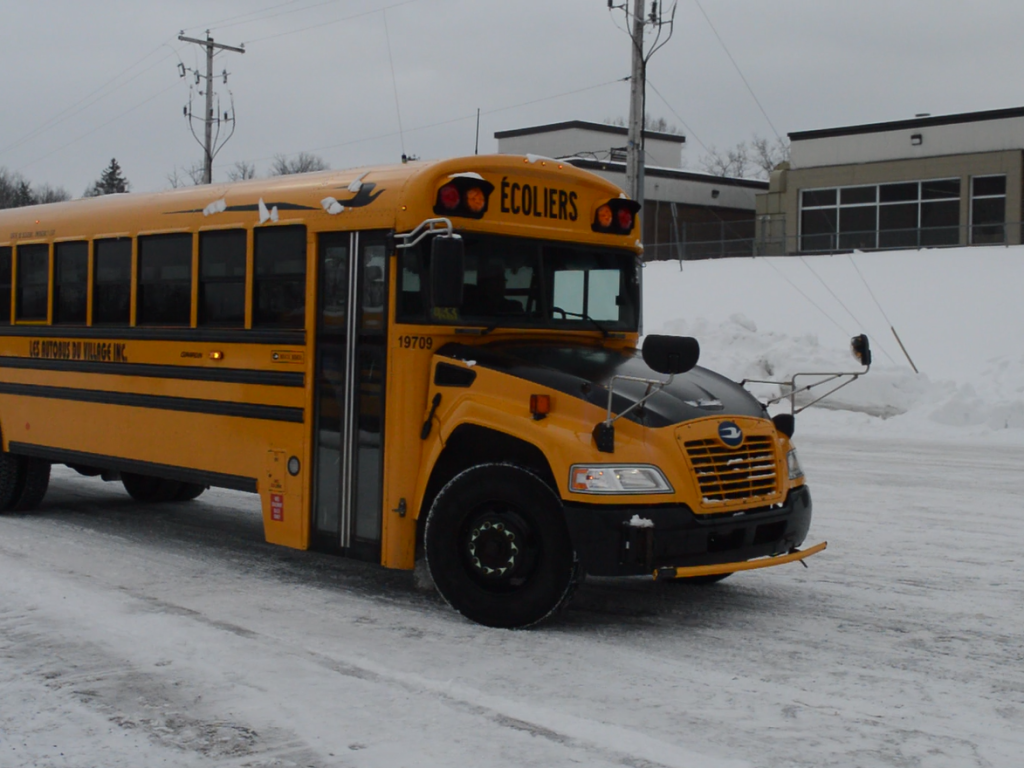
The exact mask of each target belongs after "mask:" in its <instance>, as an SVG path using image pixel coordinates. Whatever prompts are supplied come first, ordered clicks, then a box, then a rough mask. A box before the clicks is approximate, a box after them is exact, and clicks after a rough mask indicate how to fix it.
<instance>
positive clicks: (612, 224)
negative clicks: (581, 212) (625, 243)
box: [590, 197, 640, 235]
mask: <svg viewBox="0 0 1024 768" xmlns="http://www.w3.org/2000/svg"><path fill="white" fill-rule="evenodd" d="M639 211H640V203H638V202H636V201H635V200H630V199H629V198H627V197H616V198H613V199H612V200H609V201H608V202H606V203H602V204H601V205H599V206H598V207H597V209H596V210H595V211H594V223H593V224H592V225H591V227H590V228H591V229H592V230H593V231H594V232H600V233H602V234H606V235H628V234H630V233H631V232H632V231H633V227H634V225H635V224H636V215H637V213H638V212H639Z"/></svg>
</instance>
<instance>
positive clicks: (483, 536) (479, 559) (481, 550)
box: [424, 464, 579, 628]
mask: <svg viewBox="0 0 1024 768" xmlns="http://www.w3.org/2000/svg"><path fill="white" fill-rule="evenodd" d="M561 506H562V505H561V501H560V500H559V499H558V497H557V496H556V495H555V493H554V492H553V491H552V490H551V489H550V488H549V487H548V486H547V485H546V484H545V483H544V482H543V481H542V480H540V478H538V477H537V476H536V475H534V474H533V473H532V472H530V471H528V470H526V469H523V468H522V467H517V466H514V465H511V464H481V465H478V466H475V467H471V468H470V469H467V470H465V471H463V472H462V473H460V474H459V475H457V476H456V477H455V478H453V479H452V480H451V481H450V482H449V483H448V484H447V485H446V486H445V487H444V488H443V489H441V492H440V493H439V494H438V495H437V498H436V499H435V500H434V503H433V505H432V506H431V508H430V512H429V514H428V516H427V524H426V528H425V531H424V544H425V551H426V560H427V568H428V569H429V571H430V575H431V577H432V578H433V580H434V584H435V585H436V586H437V589H438V591H439V592H440V593H441V596H442V597H443V598H444V599H445V600H446V601H447V602H448V604H449V605H451V606H452V608H454V609H455V610H457V611H458V612H459V613H461V614H462V615H463V616H465V617H466V618H468V619H471V620H472V621H475V622H477V623H479V624H484V625H486V626H489V627H506V628H519V627H528V626H530V625H532V624H536V623H537V622H539V621H541V620H543V619H545V618H547V617H548V616H550V615H551V614H552V613H554V612H555V611H556V610H558V609H559V608H561V607H563V606H565V605H566V604H567V603H568V601H569V599H570V598H571V596H572V593H573V591H574V588H575V586H576V581H577V577H578V570H579V569H578V565H577V562H576V557H575V553H574V552H573V548H572V543H571V541H570V539H569V532H568V530H567V529H566V526H565V520H564V518H563V516H562V508H561Z"/></svg>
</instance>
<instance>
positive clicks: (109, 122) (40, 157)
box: [18, 82, 178, 172]
mask: <svg viewBox="0 0 1024 768" xmlns="http://www.w3.org/2000/svg"><path fill="white" fill-rule="evenodd" d="M177 87H178V84H177V83H176V82H175V83H171V85H169V86H168V87H167V88H164V89H163V90H162V91H159V92H158V93H155V94H153V95H152V96H150V97H149V98H148V99H146V100H144V101H140V102H139V103H138V104H136V105H135V106H134V107H131V108H130V109H126V110H125V111H124V112H122V113H121V114H119V115H118V116H117V117H114V118H111V119H110V120H108V121H107V122H105V123H103V125H98V126H96V127H95V128H93V129H92V130H91V131H86V132H85V133H83V134H82V135H81V136H79V137H78V138H76V139H72V140H71V141H69V142H68V143H67V144H65V145H64V146H62V147H57V149H54V150H52V151H50V152H47V153H46V154H45V155H41V156H39V157H37V158H36V159H35V160H30V161H29V162H27V163H25V164H24V165H23V166H21V168H19V169H18V170H19V172H20V171H23V170H25V169H26V168H28V167H29V166H32V165H35V164H36V163H38V162H39V161H41V160H45V159H46V158H48V157H50V156H51V155H55V154H57V153H58V152H60V151H62V150H65V149H67V148H68V147H70V146H71V145H72V144H77V143H78V142H79V141H81V140H82V139H84V138H85V137H87V136H91V135H92V134H94V133H96V131H99V130H102V129H103V128H106V127H107V126H108V125H110V124H111V123H116V122H117V121H118V120H120V119H121V118H122V117H124V116H125V115H128V114H131V113H132V112H134V111H135V110H137V109H139V108H140V107H143V106H145V105H146V104H148V103H149V102H151V101H153V99H155V98H157V97H159V96H163V95H164V94H165V93H167V92H168V91H169V90H171V88H177Z"/></svg>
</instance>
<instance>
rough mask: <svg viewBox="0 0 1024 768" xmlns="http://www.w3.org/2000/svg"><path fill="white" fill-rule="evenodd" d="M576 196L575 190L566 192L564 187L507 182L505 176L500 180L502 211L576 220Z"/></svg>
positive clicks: (577, 212)
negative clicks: (556, 187)
mask: <svg viewBox="0 0 1024 768" xmlns="http://www.w3.org/2000/svg"><path fill="white" fill-rule="evenodd" d="M578 197H579V195H577V194H576V193H575V192H566V191H565V190H564V189H555V188H554V187H538V186H537V185H536V184H520V183H519V182H517V181H514V182H509V180H508V177H507V176H506V177H504V178H503V179H502V180H501V212H502V213H514V214H516V215H517V216H536V217H538V218H544V219H558V220H560V221H566V220H568V221H576V219H578V218H579V210H578V209H577V207H576V200H577V198H578Z"/></svg>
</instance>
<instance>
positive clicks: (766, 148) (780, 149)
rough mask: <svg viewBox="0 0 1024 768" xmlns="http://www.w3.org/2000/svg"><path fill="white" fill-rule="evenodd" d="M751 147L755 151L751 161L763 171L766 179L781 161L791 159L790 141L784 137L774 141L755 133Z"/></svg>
mask: <svg viewBox="0 0 1024 768" xmlns="http://www.w3.org/2000/svg"><path fill="white" fill-rule="evenodd" d="M750 148H751V151H752V153H753V158H752V160H751V161H752V162H753V163H754V165H756V166H757V167H758V168H759V169H760V170H761V171H762V173H763V174H764V178H766V179H767V178H768V176H769V175H770V174H771V172H772V171H774V170H775V168H776V166H778V165H779V163H785V162H788V161H789V142H788V141H786V140H785V139H783V138H777V139H775V141H772V140H771V139H767V138H761V137H760V136H757V135H756V134H755V135H754V140H753V141H752V142H751V143H750Z"/></svg>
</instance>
